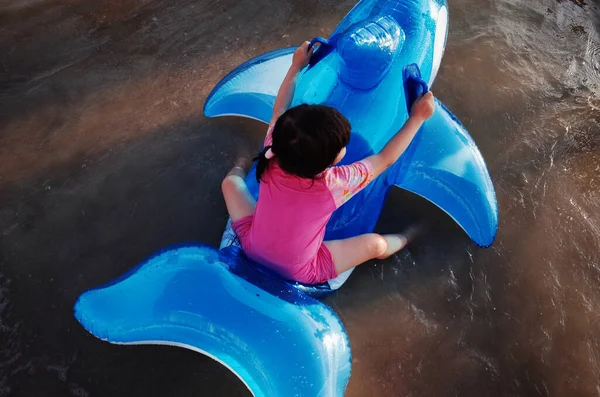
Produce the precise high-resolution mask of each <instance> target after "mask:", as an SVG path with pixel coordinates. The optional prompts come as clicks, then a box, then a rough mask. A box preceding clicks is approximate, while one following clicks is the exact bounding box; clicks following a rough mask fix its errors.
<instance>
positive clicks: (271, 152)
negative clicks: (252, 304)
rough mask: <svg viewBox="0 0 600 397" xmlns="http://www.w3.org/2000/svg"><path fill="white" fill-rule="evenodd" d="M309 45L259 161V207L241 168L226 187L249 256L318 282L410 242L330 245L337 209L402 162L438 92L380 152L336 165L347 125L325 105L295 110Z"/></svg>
mask: <svg viewBox="0 0 600 397" xmlns="http://www.w3.org/2000/svg"><path fill="white" fill-rule="evenodd" d="M308 44H309V43H308V42H305V43H304V44H303V45H302V46H301V47H299V48H298V49H297V50H296V51H295V52H294V56H293V61H292V66H291V67H290V69H289V71H288V73H287V75H286V77H285V79H284V81H283V83H282V85H281V88H280V90H279V93H278V95H277V99H276V101H275V105H274V108H273V118H272V120H271V123H270V125H269V130H268V132H267V137H266V138H265V147H264V150H263V151H262V152H261V153H260V154H259V157H258V164H257V173H256V176H257V178H258V180H259V181H260V182H261V183H260V189H259V198H258V202H255V201H254V199H253V198H252V196H251V195H250V192H249V191H248V188H247V187H246V184H245V182H244V177H245V176H246V174H245V172H244V170H243V169H242V168H241V167H234V168H233V169H232V170H231V171H230V172H229V174H228V175H227V176H226V177H225V180H223V184H222V188H223V195H224V197H225V203H226V205H227V211H228V212H229V216H230V217H231V220H232V222H233V229H234V230H235V232H236V233H237V235H238V237H239V239H240V241H241V245H242V248H243V250H244V252H245V253H246V254H247V255H248V256H249V257H250V258H252V259H254V260H256V261H257V262H259V263H261V264H264V265H265V266H268V267H269V268H271V269H273V270H274V271H276V272H277V273H279V274H280V275H281V276H283V277H284V278H287V279H291V280H295V281H298V282H301V283H306V284H318V283H322V282H325V281H327V280H330V279H333V278H335V277H337V276H338V274H341V273H343V272H345V271H346V270H349V269H351V268H353V267H355V266H358V265H360V264H361V263H364V262H366V261H368V260H370V259H374V258H380V259H383V258H387V257H389V256H391V255H392V254H394V253H396V252H398V251H400V250H401V249H402V248H404V246H405V245H406V244H407V242H408V240H407V238H406V236H404V235H401V234H390V235H384V236H382V235H379V234H374V233H370V234H363V235H361V236H356V237H352V238H348V239H345V240H336V241H323V240H324V236H325V227H326V225H327V222H328V221H329V219H330V218H331V215H332V214H333V212H334V211H335V210H336V209H337V208H338V207H340V206H341V205H343V204H344V203H345V202H346V201H348V200H349V199H350V198H351V197H352V196H353V195H355V194H356V193H358V192H359V191H360V190H361V189H363V188H364V187H365V186H367V185H368V184H369V183H370V182H371V181H372V180H373V179H375V178H376V177H377V176H379V175H380V174H381V173H382V172H383V171H385V170H386V169H387V168H388V167H390V166H391V165H392V164H393V163H394V162H396V160H398V158H399V157H400V156H401V155H402V153H403V152H404V150H406V148H407V147H408V145H409V144H410V142H411V141H412V139H413V137H414V136H415V134H416V133H417V131H418V130H419V128H420V127H421V125H422V124H423V122H424V121H425V120H426V119H428V118H429V117H431V115H432V114H433V109H434V103H433V95H432V94H431V93H427V94H426V95H424V96H423V97H421V98H419V99H418V100H417V101H416V102H415V104H414V105H413V107H412V111H411V115H410V118H409V119H408V121H407V122H406V123H405V124H404V126H403V127H402V129H401V130H400V131H399V132H398V133H397V134H396V135H395V136H394V137H393V138H392V139H391V140H390V142H389V143H388V144H387V145H386V146H385V147H384V148H383V149H382V150H381V152H379V153H377V154H374V155H372V156H369V157H367V158H365V159H364V160H361V161H358V162H356V163H354V164H351V165H345V166H335V164H337V163H339V162H340V161H341V160H342V158H343V157H344V155H345V154H346V145H348V142H349V141H350V123H349V122H348V120H347V119H346V118H345V117H344V116H343V115H342V114H341V113H339V112H338V111H337V110H335V109H333V108H330V107H327V106H323V105H300V106H297V107H294V108H292V109H288V108H289V106H290V104H291V102H292V99H293V97H294V90H295V88H296V79H297V77H298V74H299V73H300V72H301V71H302V70H303V69H304V68H305V67H306V66H307V65H308V62H309V60H310V57H311V55H312V50H311V51H308Z"/></svg>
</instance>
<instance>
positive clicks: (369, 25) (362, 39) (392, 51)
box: [338, 15, 406, 90]
mask: <svg viewBox="0 0 600 397" xmlns="http://www.w3.org/2000/svg"><path fill="white" fill-rule="evenodd" d="M405 39H406V35H405V34H404V31H403V30H402V28H401V27H400V25H398V23H397V22H396V20H395V19H394V18H392V17H391V16H389V15H385V16H379V17H377V18H376V19H371V20H366V21H363V22H360V23H357V24H355V25H352V26H351V27H350V28H348V30H347V31H346V33H344V34H343V35H342V37H341V38H340V40H339V42H338V54H339V57H340V61H341V65H340V71H339V74H340V80H341V81H342V82H344V83H345V84H347V85H349V86H351V87H353V88H357V89H361V90H369V89H371V88H373V87H375V86H376V85H377V84H379V82H380V81H381V80H383V78H384V77H385V75H386V74H387V72H388V71H389V69H390V67H391V66H392V63H393V62H394V60H395V59H396V56H397V54H398V53H399V52H400V51H401V50H402V46H403V45H404V40H405Z"/></svg>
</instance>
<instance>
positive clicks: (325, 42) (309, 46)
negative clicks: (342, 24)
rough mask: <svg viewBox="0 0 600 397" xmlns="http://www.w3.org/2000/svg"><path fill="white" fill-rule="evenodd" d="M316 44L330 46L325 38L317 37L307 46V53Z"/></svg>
mask: <svg viewBox="0 0 600 397" xmlns="http://www.w3.org/2000/svg"><path fill="white" fill-rule="evenodd" d="M317 43H319V44H321V45H323V46H327V47H329V46H330V44H329V40H327V39H326V38H323V37H319V36H317V37H315V38H314V39H312V40H311V42H310V44H309V45H308V51H310V49H311V48H313V47H314V46H315V44H317Z"/></svg>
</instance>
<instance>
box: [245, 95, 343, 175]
mask: <svg viewBox="0 0 600 397" xmlns="http://www.w3.org/2000/svg"><path fill="white" fill-rule="evenodd" d="M348 142H350V122H349V121H348V119H346V118H345V117H344V116H343V115H342V114H341V113H340V112H338V111H337V110H335V109H334V108H331V107H329V106H324V105H300V106H296V107H294V108H291V109H289V110H288V111H287V112H285V113H284V114H283V115H281V117H279V119H278V120H277V122H276V123H275V127H274V129H273V146H267V147H265V148H264V150H263V151H262V152H260V153H259V155H258V157H257V160H258V164H257V166H256V179H258V181H259V182H260V180H261V178H262V175H263V173H264V172H265V170H266V169H267V167H268V166H269V162H270V161H271V160H269V159H267V158H266V156H265V154H266V152H267V150H268V149H271V151H272V152H273V154H274V155H275V157H273V158H272V160H274V161H277V162H278V164H279V167H281V169H282V170H283V171H285V172H287V173H288V174H292V175H296V176H299V177H301V178H309V179H313V178H314V177H315V176H317V175H318V174H319V173H321V172H323V171H325V170H326V169H327V167H329V166H331V165H332V164H333V162H334V161H335V159H336V157H337V156H338V154H339V153H340V151H341V150H342V149H343V148H344V147H346V146H347V145H348Z"/></svg>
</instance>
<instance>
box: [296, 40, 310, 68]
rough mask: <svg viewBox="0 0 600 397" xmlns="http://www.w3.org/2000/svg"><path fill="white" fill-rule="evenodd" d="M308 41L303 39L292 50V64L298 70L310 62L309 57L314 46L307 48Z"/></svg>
mask: <svg viewBox="0 0 600 397" xmlns="http://www.w3.org/2000/svg"><path fill="white" fill-rule="evenodd" d="M309 44H310V42H308V41H305V42H304V43H302V45H301V46H300V47H298V48H297V49H296V51H294V57H293V58H292V66H294V67H296V68H297V69H298V70H302V69H304V68H305V67H306V66H307V65H308V62H310V57H311V56H312V54H313V51H314V47H313V48H311V49H310V51H309V50H308V46H309Z"/></svg>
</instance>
